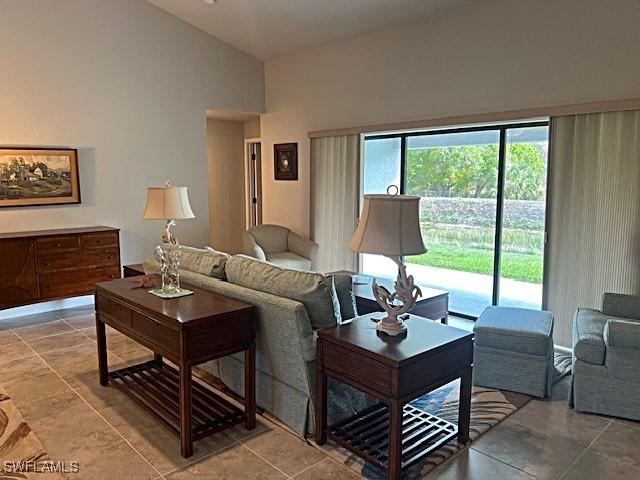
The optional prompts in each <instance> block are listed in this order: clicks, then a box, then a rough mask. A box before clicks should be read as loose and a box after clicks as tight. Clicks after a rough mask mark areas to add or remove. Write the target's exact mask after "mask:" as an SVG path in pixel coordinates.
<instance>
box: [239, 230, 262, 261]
mask: <svg viewBox="0 0 640 480" xmlns="http://www.w3.org/2000/svg"><path fill="white" fill-rule="evenodd" d="M242 252H243V253H244V254H245V255H249V256H250V257H253V258H257V259H258V260H262V261H263V262H265V261H266V260H267V256H266V255H265V253H264V250H263V249H262V247H261V246H260V245H258V244H257V243H256V239H255V238H253V235H251V234H250V233H248V232H244V234H243V235H242Z"/></svg>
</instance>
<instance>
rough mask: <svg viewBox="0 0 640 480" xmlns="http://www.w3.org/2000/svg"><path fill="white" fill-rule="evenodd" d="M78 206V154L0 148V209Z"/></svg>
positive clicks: (72, 152) (56, 150) (70, 151)
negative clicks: (76, 204) (75, 204)
mask: <svg viewBox="0 0 640 480" xmlns="http://www.w3.org/2000/svg"><path fill="white" fill-rule="evenodd" d="M74 203H80V176H79V174H78V151H77V150H75V149H48V148H40V149H16V148H0V208H1V207H34V206H43V205H68V204H74Z"/></svg>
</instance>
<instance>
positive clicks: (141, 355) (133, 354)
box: [117, 346, 153, 365]
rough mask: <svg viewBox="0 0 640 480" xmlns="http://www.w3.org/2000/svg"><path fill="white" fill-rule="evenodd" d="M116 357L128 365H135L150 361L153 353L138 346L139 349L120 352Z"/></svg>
mask: <svg viewBox="0 0 640 480" xmlns="http://www.w3.org/2000/svg"><path fill="white" fill-rule="evenodd" d="M117 357H118V358H119V359H121V360H122V361H124V362H125V363H127V364H128V365H135V364H138V363H143V362H147V361H149V360H152V359H153V352H152V351H151V350H149V349H148V348H145V347H143V346H140V348H137V349H135V350H131V351H128V352H120V353H118V354H117Z"/></svg>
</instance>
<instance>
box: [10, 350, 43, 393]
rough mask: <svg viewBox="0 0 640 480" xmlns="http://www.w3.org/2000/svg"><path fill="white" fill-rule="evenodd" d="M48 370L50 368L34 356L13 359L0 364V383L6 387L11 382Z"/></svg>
mask: <svg viewBox="0 0 640 480" xmlns="http://www.w3.org/2000/svg"><path fill="white" fill-rule="evenodd" d="M50 371H51V369H50V368H49V367H48V366H47V365H46V364H45V363H44V362H43V361H42V360H40V358H38V357H36V356H33V357H28V358H21V359H19V360H13V361H11V362H7V363H3V364H0V385H2V386H4V387H6V386H7V385H8V384H10V383H11V382H15V381H17V380H21V379H23V378H26V377H35V376H37V375H42V374H44V373H48V372H50Z"/></svg>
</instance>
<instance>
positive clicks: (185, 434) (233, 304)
mask: <svg viewBox="0 0 640 480" xmlns="http://www.w3.org/2000/svg"><path fill="white" fill-rule="evenodd" d="M153 278H154V279H155V282H156V284H160V279H159V277H157V276H155V277H153ZM132 280H135V277H134V278H128V279H121V280H115V281H112V282H105V283H99V284H97V285H96V291H95V300H96V329H97V334H98V364H99V372H100V384H101V385H103V386H107V385H108V383H109V382H112V383H113V384H114V385H115V386H117V387H118V388H120V389H122V390H123V391H124V392H126V393H127V394H128V395H130V396H131V397H132V398H133V399H134V400H136V401H137V402H138V403H140V404H141V405H142V406H143V407H144V408H145V409H146V410H148V411H149V412H150V413H152V414H153V415H155V416H156V417H157V418H158V419H159V420H161V421H162V422H163V423H164V424H165V425H167V426H168V427H169V428H170V429H171V430H172V431H174V432H175V433H176V434H178V435H179V436H180V445H181V453H182V456H183V457H190V456H191V455H192V454H193V442H194V441H195V440H198V439H201V438H203V437H206V436H207V435H211V434H212V433H215V432H218V431H221V430H223V429H226V428H229V427H231V426H233V425H236V424H238V423H242V422H244V423H245V427H246V428H247V429H253V428H255V421H256V420H255V412H256V405H255V320H254V307H253V306H251V305H248V304H245V303H242V302H240V301H238V300H234V299H231V298H227V297H224V296H222V295H218V294H216V293H213V292H210V291H207V290H203V289H201V288H197V287H194V286H191V285H189V286H186V287H187V288H189V289H190V290H193V291H194V294H193V295H190V296H187V297H182V298H176V299H171V300H163V299H161V298H158V297H156V296H155V295H151V294H150V293H149V292H148V291H147V290H146V289H142V288H135V289H134V288H132V287H133V286H134V284H133V283H132ZM105 324H106V325H109V326H110V327H113V328H115V329H116V330H118V331H120V332H122V333H123V334H125V335H127V336H128V337H130V338H132V339H133V340H135V341H137V342H138V343H141V344H142V345H144V346H145V347H147V348H149V349H151V350H153V351H154V352H155V358H154V360H150V361H148V362H144V363H141V364H138V365H133V366H129V367H125V368H121V369H119V370H115V371H112V372H109V371H108V366H107V343H106V335H105ZM240 351H244V352H245V400H244V401H245V408H244V410H245V411H244V412H242V411H241V410H240V409H238V408H237V407H235V406H234V405H232V404H231V403H229V402H228V401H226V400H224V399H223V398H221V397H220V396H218V395H216V394H215V393H214V392H213V391H212V390H211V389H209V388H206V387H205V386H204V385H202V384H201V383H200V382H198V381H196V380H195V379H194V378H192V375H191V369H192V367H193V366H194V365H198V364H200V363H203V362H206V361H208V360H212V359H214V358H218V357H222V356H225V355H229V354H231V353H236V352H240ZM163 357H166V358H167V359H169V360H171V362H172V363H173V364H175V365H177V366H178V369H175V368H174V367H172V366H170V365H168V364H167V363H165V362H163Z"/></svg>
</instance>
